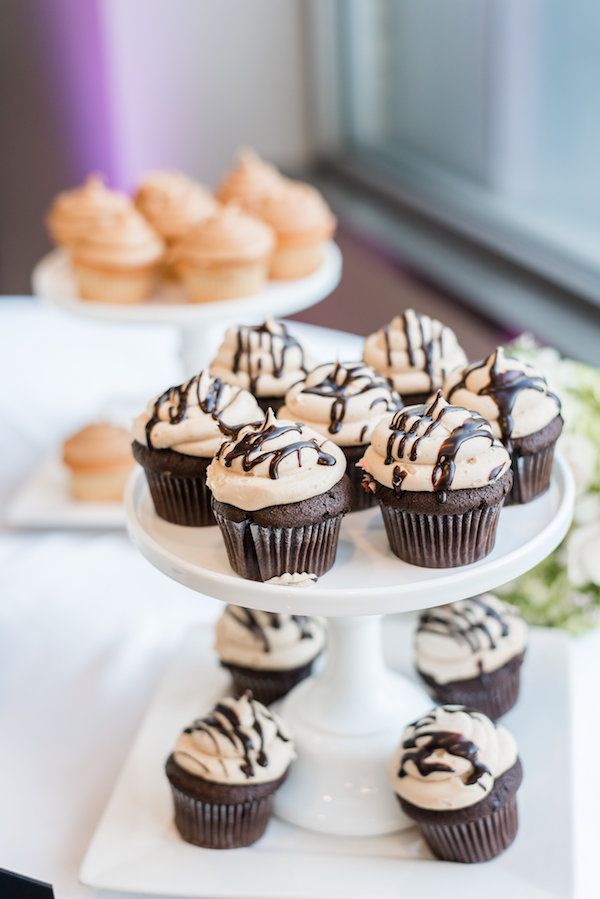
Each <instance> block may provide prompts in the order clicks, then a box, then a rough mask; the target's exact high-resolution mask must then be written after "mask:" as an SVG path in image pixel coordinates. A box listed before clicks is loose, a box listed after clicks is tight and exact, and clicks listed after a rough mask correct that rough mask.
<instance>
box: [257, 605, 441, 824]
mask: <svg viewBox="0 0 600 899" xmlns="http://www.w3.org/2000/svg"><path fill="white" fill-rule="evenodd" d="M381 622H382V616H380V615H373V616H357V617H350V618H330V619H329V621H328V632H327V633H328V636H327V662H326V665H325V668H324V669H323V671H322V673H321V674H319V675H317V676H316V677H314V678H311V679H309V680H307V681H304V682H303V683H301V684H299V685H298V686H297V687H296V688H295V689H294V690H293V691H292V692H291V693H290V694H289V695H288V696H287V697H286V698H285V699H283V700H282V701H281V702H280V703H279V704H278V707H279V708H278V710H279V711H280V712H281V715H282V716H283V718H284V720H285V722H286V724H287V725H288V726H289V728H290V731H291V733H292V735H293V738H294V742H295V744H296V750H297V753H298V759H297V761H296V762H295V763H294V765H293V766H292V768H291V769H290V773H289V775H288V778H287V780H286V782H285V784H284V785H283V787H282V788H281V789H280V790H279V791H278V792H277V794H276V797H275V813H276V814H277V815H278V816H279V817H280V818H282V819H283V820H285V821H288V822H290V823H291V824H295V825H296V826H298V827H304V828H306V829H308V830H315V831H320V832H322V833H330V834H340V835H348V836H352V835H362V836H377V835H380V834H386V833H392V832H394V831H397V830H400V829H402V828H404V827H408V826H410V825H411V822H410V821H409V819H408V818H406V816H404V814H403V813H402V811H401V809H400V805H399V803H398V801H397V799H396V797H395V796H394V794H393V792H392V789H391V787H390V783H389V781H388V777H387V774H388V769H389V760H390V756H391V754H392V752H393V751H394V749H395V747H396V745H397V743H398V739H399V737H400V734H401V732H402V729H403V727H404V726H405V725H406V723H407V722H408V721H411V720H413V719H414V718H417V717H418V716H419V715H421V714H422V713H423V712H424V711H426V710H427V708H429V706H430V705H431V704H432V701H431V698H430V697H429V696H428V694H427V693H426V692H425V690H423V689H421V688H420V687H418V686H417V685H416V684H414V683H412V682H411V681H409V680H407V679H406V678H404V677H402V676H401V675H400V674H397V673H395V672H394V671H392V670H390V669H389V668H387V667H386V665H385V662H384V659H383V647H382V633H381Z"/></svg>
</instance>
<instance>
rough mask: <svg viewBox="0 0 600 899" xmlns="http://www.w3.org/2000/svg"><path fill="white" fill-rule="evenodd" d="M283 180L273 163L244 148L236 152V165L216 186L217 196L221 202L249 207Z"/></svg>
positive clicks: (275, 188) (278, 185)
mask: <svg viewBox="0 0 600 899" xmlns="http://www.w3.org/2000/svg"><path fill="white" fill-rule="evenodd" d="M284 180H285V179H284V178H283V176H282V175H281V174H280V172H278V171H277V169H276V168H275V166H274V165H271V164H270V163H268V162H265V161H264V160H263V159H261V158H260V156H258V155H257V154H256V153H255V152H254V150H251V149H249V148H245V149H243V150H241V151H240V153H239V154H238V160H237V165H236V166H235V167H234V168H233V169H232V170H231V171H230V172H229V173H228V174H227V175H226V176H225V178H224V179H223V181H222V182H221V184H220V185H219V187H218V188H217V198H218V199H219V200H220V201H221V203H236V204H237V205H238V206H241V207H242V208H251V206H252V204H253V203H255V202H256V201H257V200H258V199H260V198H261V197H262V196H264V195H265V194H269V193H272V192H273V191H276V190H277V189H278V188H279V187H280V185H281V183H282V182H283V181H284Z"/></svg>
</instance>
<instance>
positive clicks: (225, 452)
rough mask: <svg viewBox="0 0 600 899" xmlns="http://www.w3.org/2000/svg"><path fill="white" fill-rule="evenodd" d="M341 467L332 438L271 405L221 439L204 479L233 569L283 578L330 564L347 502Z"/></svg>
mask: <svg viewBox="0 0 600 899" xmlns="http://www.w3.org/2000/svg"><path fill="white" fill-rule="evenodd" d="M345 470H346V459H345V457H344V454H343V452H342V451H341V449H340V448H339V447H338V446H336V444H335V443H332V442H331V441H330V440H326V439H325V438H324V437H323V436H322V435H321V434H317V432H316V431H313V430H312V429H311V428H308V427H306V425H303V424H299V423H297V422H292V421H281V420H279V419H276V418H275V416H274V414H273V412H272V411H271V410H269V411H268V413H267V418H266V421H265V422H264V424H262V425H260V424H256V425H249V426H248V427H246V428H242V429H241V430H240V431H239V433H238V434H237V436H235V437H232V438H231V439H229V440H226V441H225V442H224V443H223V444H222V445H221V447H220V448H219V450H218V452H217V454H216V455H215V458H214V459H213V461H212V462H211V463H210V465H209V466H208V472H207V475H206V480H207V483H208V486H209V487H210V489H211V490H212V493H213V512H214V515H215V518H216V519H217V524H218V525H219V527H220V528H221V532H222V534H223V539H224V541H225V547H226V549H227V555H228V558H229V563H230V565H231V567H232V568H233V570H234V571H236V572H237V573H238V574H239V575H241V577H245V578H249V579H251V580H255V581H272V580H276V581H278V582H283V583H289V582H290V576H292V575H302V576H304V577H307V578H308V577H313V578H316V577H319V576H320V575H322V574H324V573H325V572H326V571H329V569H330V568H331V566H332V565H333V563H334V561H335V554H336V551H337V543H338V536H339V532H340V524H341V521H342V517H343V516H344V515H345V514H346V512H349V511H350V506H351V502H352V487H351V485H350V482H349V480H348V478H347V477H346V475H345V474H344V472H345ZM292 582H293V580H292Z"/></svg>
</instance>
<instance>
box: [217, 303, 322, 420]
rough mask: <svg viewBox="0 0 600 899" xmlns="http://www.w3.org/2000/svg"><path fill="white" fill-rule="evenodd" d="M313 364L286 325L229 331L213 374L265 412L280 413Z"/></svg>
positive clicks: (273, 324)
mask: <svg viewBox="0 0 600 899" xmlns="http://www.w3.org/2000/svg"><path fill="white" fill-rule="evenodd" d="M311 367H312V363H311V362H310V360H309V359H308V358H307V357H306V356H305V353H304V350H303V348H302V346H301V345H300V344H299V343H298V341H297V340H296V338H295V337H294V336H293V335H292V334H290V332H289V331H288V329H287V325H284V323H283V322H277V321H273V320H272V319H269V320H268V321H266V322H264V323H263V324H262V325H239V326H237V327H232V328H228V329H227V331H226V332H225V337H224V339H223V343H222V344H221V346H220V347H219V350H218V352H217V355H216V356H215V358H214V359H213V361H212V362H211V364H210V372H211V374H213V375H216V376H218V377H219V378H223V380H224V381H227V382H228V383H229V384H233V385H234V386H236V387H244V388H245V389H246V390H249V391H250V393H252V394H253V395H254V396H255V397H256V399H257V401H258V404H259V406H260V407H261V409H262V410H263V411H264V412H266V411H267V409H272V410H273V412H277V411H278V410H279V409H280V408H281V407H282V406H283V402H284V397H285V394H286V393H287V391H288V390H289V389H290V387H291V386H292V385H293V384H296V383H297V382H298V381H301V380H302V379H303V378H304V377H305V375H306V373H307V371H308V370H309V368H311Z"/></svg>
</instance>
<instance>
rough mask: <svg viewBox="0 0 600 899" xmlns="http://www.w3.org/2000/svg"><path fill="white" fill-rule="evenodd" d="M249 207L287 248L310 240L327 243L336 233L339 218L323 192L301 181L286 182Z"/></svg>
mask: <svg viewBox="0 0 600 899" xmlns="http://www.w3.org/2000/svg"><path fill="white" fill-rule="evenodd" d="M249 208H251V209H252V211H253V212H254V213H256V215H258V216H259V218H261V219H262V220H263V221H264V222H267V224H268V225H270V226H271V228H273V230H274V231H275V233H276V234H277V237H278V240H279V242H282V243H285V244H286V245H289V244H291V243H294V242H304V241H305V240H307V239H310V240H327V239H329V238H330V237H331V236H332V235H333V232H334V231H335V226H336V220H335V216H334V215H333V213H332V212H331V209H330V208H329V206H328V205H327V203H326V202H325V200H324V199H323V197H322V196H321V194H320V193H319V191H318V190H317V189H316V188H315V187H313V186H312V185H310V184H304V183H302V182H300V181H287V180H285V181H284V180H282V181H281V183H280V184H279V186H278V187H277V189H275V190H272V191H269V192H268V193H263V194H261V195H260V196H259V197H257V198H256V199H254V200H253V201H252V202H251V203H250V204H249Z"/></svg>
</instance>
